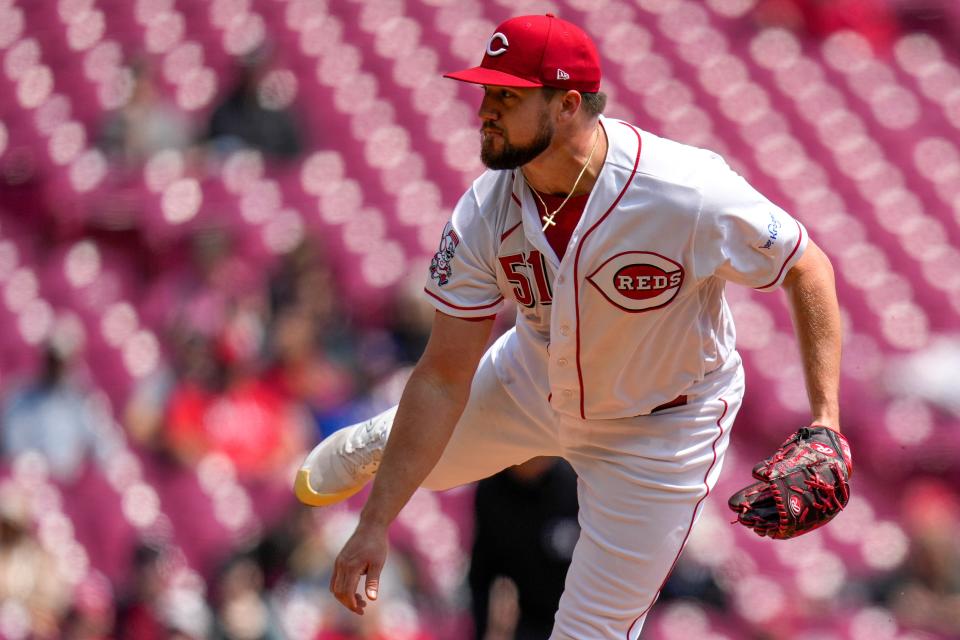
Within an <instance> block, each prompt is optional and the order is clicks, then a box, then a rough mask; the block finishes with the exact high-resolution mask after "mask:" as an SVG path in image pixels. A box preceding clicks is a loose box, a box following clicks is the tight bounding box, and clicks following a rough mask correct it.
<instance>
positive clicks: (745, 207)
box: [694, 155, 807, 291]
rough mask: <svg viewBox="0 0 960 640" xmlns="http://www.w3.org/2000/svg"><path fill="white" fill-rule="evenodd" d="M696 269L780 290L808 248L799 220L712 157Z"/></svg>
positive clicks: (702, 273)
mask: <svg viewBox="0 0 960 640" xmlns="http://www.w3.org/2000/svg"><path fill="white" fill-rule="evenodd" d="M701 195H702V198H703V199H702V203H701V209H700V218H699V220H698V222H697V233H696V236H695V240H694V244H695V260H696V270H697V273H698V275H700V276H709V275H715V276H718V277H720V278H723V279H725V280H730V281H731V282H735V283H737V284H741V285H744V286H747V287H752V288H754V289H757V290H759V291H773V290H775V289H776V288H778V287H779V286H780V285H781V284H782V283H783V279H784V277H785V276H786V274H787V272H788V271H789V270H790V268H791V267H793V265H795V264H796V263H797V261H798V260H799V259H800V256H801V255H803V252H804V250H805V249H806V246H807V231H806V229H805V228H804V227H803V225H802V224H800V221H799V220H797V219H796V218H794V217H793V216H791V215H790V214H788V213H787V212H786V211H784V210H783V209H781V208H780V207H778V206H777V205H775V204H773V203H772V202H770V200H768V199H767V198H766V197H764V196H763V195H762V194H761V193H760V192H758V191H757V190H756V189H754V188H753V187H752V186H750V184H749V183H747V181H746V180H744V179H743V177H742V176H740V175H739V174H737V173H736V172H735V171H733V170H732V169H731V168H730V167H729V166H728V165H727V164H726V163H725V162H724V161H723V160H722V159H721V158H720V157H719V156H716V155H712V158H711V159H710V160H709V161H708V162H707V166H706V167H705V169H704V173H703V183H702V191H701Z"/></svg>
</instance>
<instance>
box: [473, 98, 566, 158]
mask: <svg viewBox="0 0 960 640" xmlns="http://www.w3.org/2000/svg"><path fill="white" fill-rule="evenodd" d="M483 90H484V96H483V102H482V103H481V105H480V119H481V120H482V121H483V126H482V127H481V129H480V133H481V146H480V159H481V160H483V164H485V165H486V166H487V167H488V168H490V169H516V168H517V167H520V166H523V165H525V164H527V163H528V162H530V161H531V160H533V159H534V158H536V157H537V156H539V155H540V154H541V153H543V152H544V151H545V150H546V149H547V147H549V146H550V143H551V142H553V136H554V126H553V122H552V120H551V119H550V110H549V107H548V103H547V101H546V100H545V99H544V97H543V95H542V93H541V92H540V90H539V89H518V88H511V87H498V86H491V85H486V86H484V87H483Z"/></svg>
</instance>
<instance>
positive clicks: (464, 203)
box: [424, 189, 504, 318]
mask: <svg viewBox="0 0 960 640" xmlns="http://www.w3.org/2000/svg"><path fill="white" fill-rule="evenodd" d="M493 236H494V233H493V230H492V229H491V225H490V224H488V222H487V221H486V220H484V219H483V217H482V216H481V214H480V210H479V207H478V205H477V200H476V198H475V197H474V195H473V189H470V190H468V191H467V193H465V194H464V195H463V197H462V198H460V202H458V203H457V206H456V208H455V209H454V210H453V216H452V217H451V219H450V222H448V223H447V225H446V226H445V227H444V228H443V233H442V234H441V236H440V246H439V247H438V249H437V252H436V253H435V254H434V256H433V259H432V260H431V261H430V273H429V275H428V277H427V284H426V286H425V287H424V290H425V291H426V294H427V299H428V300H429V301H430V303H431V304H432V305H433V306H434V307H436V309H437V310H438V311H442V312H443V313H445V314H447V315H451V316H455V317H458V318H482V317H487V316H492V315H495V314H496V313H497V312H498V311H500V309H501V308H502V307H503V304H504V301H503V294H502V293H501V292H500V288H499V287H498V286H497V271H496V267H495V261H496V255H495V254H496V244H495V242H494V237H493Z"/></svg>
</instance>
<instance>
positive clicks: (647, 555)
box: [424, 350, 744, 640]
mask: <svg viewBox="0 0 960 640" xmlns="http://www.w3.org/2000/svg"><path fill="white" fill-rule="evenodd" d="M492 351H493V350H491V351H488V352H487V354H486V355H485V356H484V357H483V360H482V361H481V364H480V366H479V368H478V371H477V374H476V376H475V378H474V380H473V387H472V390H471V395H470V400H469V402H468V404H467V407H466V409H465V410H464V413H463V416H462V417H461V419H460V422H459V423H458V424H457V428H456V430H455V431H454V434H453V436H452V439H451V440H450V443H449V444H448V445H447V447H446V449H445V451H444V453H443V456H442V457H441V459H440V461H439V463H438V464H437V466H436V468H434V469H433V471H432V472H431V473H430V475H429V476H428V478H427V480H426V481H425V482H424V486H425V487H427V488H430V489H435V490H443V489H449V488H451V487H455V486H458V485H462V484H465V483H468V482H473V481H475V480H480V479H482V478H485V477H487V476H490V475H492V474H494V473H496V472H498V471H500V470H502V469H504V468H506V467H509V466H512V465H516V464H520V463H522V462H525V461H526V460H529V459H530V458H532V457H535V456H562V457H563V458H566V459H567V460H568V461H569V462H570V464H571V465H572V466H573V468H574V469H575V470H576V472H577V474H578V476H579V480H578V498H579V502H580V515H579V521H580V527H581V534H580V539H579V541H578V543H577V546H576V548H575V550H574V554H573V561H572V564H571V566H570V570H569V572H568V574H567V579H566V584H565V591H564V594H563V597H562V598H561V600H560V607H559V609H558V611H557V615H556V619H555V622H554V628H553V633H552V635H551V640H588V639H589V640H606V639H610V640H614V639H616V640H623V639H624V638H626V640H636V639H637V638H639V637H640V629H641V628H642V626H643V622H644V620H645V618H646V615H647V612H648V611H649V609H650V607H651V606H652V605H653V603H654V601H655V600H656V598H657V595H658V593H659V591H660V588H661V587H662V585H663V583H664V581H665V580H666V578H667V576H668V575H669V573H670V571H671V570H672V568H673V565H674V563H675V562H676V560H677V558H678V557H679V555H680V552H681V550H682V549H683V545H684V544H685V543H686V540H687V537H688V536H689V534H690V530H691V529H692V527H693V525H694V523H695V522H696V520H697V517H698V516H699V514H700V510H701V505H702V503H703V500H704V499H705V498H706V497H707V495H708V494H709V493H710V491H711V489H712V488H713V486H714V484H715V483H716V481H717V478H718V477H719V475H720V468H721V466H722V464H723V459H724V454H725V453H726V450H727V445H728V443H729V439H730V428H731V426H732V425H733V421H734V418H735V417H736V414H737V411H738V410H739V409H740V401H741V398H742V397H743V391H744V378H743V367H742V364H741V361H740V357H739V356H738V355H737V354H733V356H731V357H730V358H729V359H728V361H727V363H726V364H724V366H723V367H721V368H720V369H719V370H717V371H715V372H712V373H710V374H708V375H707V376H706V378H705V379H704V380H703V381H702V382H700V383H698V384H697V385H695V386H694V388H692V389H690V390H688V391H687V394H686V395H687V397H688V401H687V404H686V405H684V406H679V407H674V408H670V409H664V410H662V411H658V412H655V413H653V414H650V415H646V416H639V417H634V418H626V419H618V420H580V419H576V418H571V417H569V416H565V415H561V414H558V413H556V412H555V411H554V410H553V409H552V408H551V407H550V405H549V404H548V403H547V399H546V397H539V396H540V395H541V394H539V393H536V394H533V393H531V388H532V387H531V386H530V385H525V386H518V385H517V383H513V384H510V385H504V384H503V383H501V381H500V379H499V378H498V376H497V374H496V372H495V371H494V366H493V363H492V358H491V353H492ZM534 395H535V396H537V397H532V396H534Z"/></svg>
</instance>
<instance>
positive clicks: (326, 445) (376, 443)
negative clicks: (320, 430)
mask: <svg viewBox="0 0 960 640" xmlns="http://www.w3.org/2000/svg"><path fill="white" fill-rule="evenodd" d="M396 412H397V408H396V407H393V408H392V409H388V410H387V411H385V412H383V413H381V414H380V415H378V416H376V417H374V418H371V419H370V420H367V421H366V422H361V423H359V424H355V425H353V426H351V427H345V428H343V429H340V430H339V431H337V432H335V433H333V434H331V435H330V436H328V437H326V438H324V439H323V441H321V442H320V444H318V445H317V446H316V447H314V448H313V451H311V452H310V454H309V455H308V456H307V458H306V460H304V461H303V464H302V465H301V466H300V470H299V471H298V472H297V479H296V482H295V483H294V487H293V490H294V493H296V495H297V499H299V500H300V502H302V503H304V504H307V505H310V506H311V507H325V506H328V505H331V504H336V503H338V502H341V501H343V500H346V499H347V498H349V497H350V496H352V495H353V494H355V493H357V492H358V491H360V489H362V488H363V487H364V485H366V484H367V483H368V482H369V481H370V480H371V479H372V478H373V476H374V475H375V474H376V473H377V469H379V468H380V460H381V459H382V458H383V450H384V448H385V447H386V445H387V436H389V435H390V427H391V426H392V425H393V416H394V414H395V413H396Z"/></svg>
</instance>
